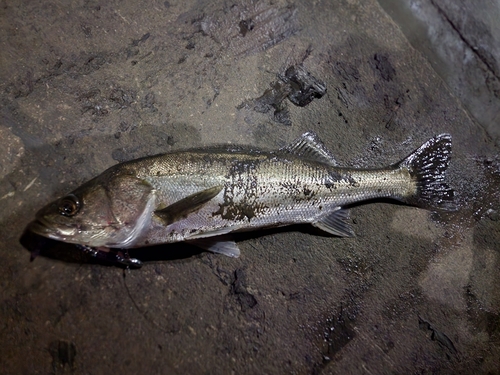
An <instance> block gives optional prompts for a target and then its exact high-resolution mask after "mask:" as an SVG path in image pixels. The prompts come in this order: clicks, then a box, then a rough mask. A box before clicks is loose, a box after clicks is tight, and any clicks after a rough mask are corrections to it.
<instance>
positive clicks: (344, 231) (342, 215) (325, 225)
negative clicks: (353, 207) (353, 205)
mask: <svg viewBox="0 0 500 375" xmlns="http://www.w3.org/2000/svg"><path fill="white" fill-rule="evenodd" d="M348 219H349V210H347V209H344V208H339V209H338V210H335V211H333V212H332V213H330V214H329V215H327V216H325V217H322V218H321V219H319V220H318V221H316V222H314V223H312V225H314V226H315V227H316V228H319V229H321V230H324V231H325V232H328V233H330V234H333V235H335V236H339V237H353V236H354V232H353V230H352V228H351V226H350V225H349V223H348V222H347V220H348Z"/></svg>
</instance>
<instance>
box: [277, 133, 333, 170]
mask: <svg viewBox="0 0 500 375" xmlns="http://www.w3.org/2000/svg"><path fill="white" fill-rule="evenodd" d="M280 152H286V153H290V154H293V155H297V156H300V157H301V158H304V159H308V160H312V161H316V162H319V163H323V164H328V165H331V166H336V165H337V162H336V161H335V158H334V157H333V155H332V153H331V152H330V151H329V150H328V149H327V148H326V146H325V145H324V144H323V142H321V140H320V139H319V137H318V135H317V134H316V133H314V132H312V131H308V132H306V133H304V134H302V135H301V136H300V137H299V138H297V139H296V140H294V141H293V142H292V143H290V144H289V145H288V146H285V147H283V148H281V149H280Z"/></svg>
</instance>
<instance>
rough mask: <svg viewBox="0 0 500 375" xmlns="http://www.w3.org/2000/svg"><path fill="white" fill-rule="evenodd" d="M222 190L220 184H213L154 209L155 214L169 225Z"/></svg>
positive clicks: (197, 208) (193, 210) (196, 208)
mask: <svg viewBox="0 0 500 375" xmlns="http://www.w3.org/2000/svg"><path fill="white" fill-rule="evenodd" d="M221 190H222V186H215V187H213V188H210V189H206V190H202V191H199V192H197V193H194V194H191V195H189V196H187V197H186V198H183V199H181V200H179V201H177V202H175V203H172V204H171V205H170V206H168V207H165V208H163V209H161V210H156V211H155V214H156V216H158V217H160V218H161V219H162V220H163V223H164V224H165V225H169V224H172V223H175V222H176V221H179V220H180V219H183V218H185V217H186V216H187V215H189V214H190V213H193V212H195V211H198V210H199V209H200V208H201V207H202V206H203V205H204V204H205V203H207V202H208V201H209V200H210V199H212V198H214V197H215V196H216V195H217V194H219V192H220V191H221Z"/></svg>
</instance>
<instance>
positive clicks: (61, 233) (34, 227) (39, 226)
mask: <svg viewBox="0 0 500 375" xmlns="http://www.w3.org/2000/svg"><path fill="white" fill-rule="evenodd" d="M27 230H29V231H30V232H33V233H35V234H38V235H40V236H43V237H47V238H51V239H53V240H59V241H65V242H69V240H70V238H71V236H73V235H74V234H75V233H76V232H77V229H76V228H71V227H66V228H54V226H53V225H49V223H46V222H44V221H43V220H42V219H37V220H34V221H32V222H31V223H29V224H28V228H27Z"/></svg>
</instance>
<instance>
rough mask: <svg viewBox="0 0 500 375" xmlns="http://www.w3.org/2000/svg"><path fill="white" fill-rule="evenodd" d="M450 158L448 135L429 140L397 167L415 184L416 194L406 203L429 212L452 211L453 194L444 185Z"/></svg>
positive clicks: (453, 205)
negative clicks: (431, 210) (432, 210)
mask: <svg viewBox="0 0 500 375" xmlns="http://www.w3.org/2000/svg"><path fill="white" fill-rule="evenodd" d="M450 158H451V135H450V134H440V135H438V136H436V137H434V138H431V139H429V140H428V141H427V142H425V143H424V144H423V145H422V146H420V147H419V148H418V149H417V150H415V151H414V152H412V153H411V154H410V155H408V157H406V158H405V159H403V160H402V161H401V162H400V163H398V164H397V167H398V168H406V169H407V170H408V172H409V173H410V176H411V177H412V179H413V180H414V181H416V192H415V194H414V195H413V196H411V197H409V198H407V199H405V202H406V203H409V204H412V205H416V206H419V207H423V208H428V209H439V210H445V211H451V210H455V209H456V206H455V203H454V199H453V196H454V191H453V189H451V188H450V187H449V186H448V184H447V183H445V182H444V180H445V174H446V169H447V168H448V165H449V163H450Z"/></svg>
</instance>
